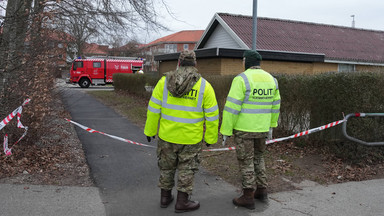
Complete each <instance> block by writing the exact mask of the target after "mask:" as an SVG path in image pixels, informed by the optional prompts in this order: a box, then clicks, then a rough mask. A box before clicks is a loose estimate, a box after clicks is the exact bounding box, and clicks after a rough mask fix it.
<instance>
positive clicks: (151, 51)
mask: <svg viewBox="0 0 384 216" xmlns="http://www.w3.org/2000/svg"><path fill="white" fill-rule="evenodd" d="M203 33H204V30H185V31H180V32H176V33H174V34H171V35H168V36H165V37H162V38H159V39H157V40H155V41H152V42H150V43H149V44H146V45H144V47H143V56H144V58H145V59H146V63H145V70H144V71H157V69H158V62H155V61H154V56H155V55H162V54H168V53H176V52H181V51H182V50H193V49H195V45H196V43H197V42H198V41H199V39H200V37H201V36H202V35H203ZM175 65H176V64H175Z"/></svg>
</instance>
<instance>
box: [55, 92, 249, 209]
mask: <svg viewBox="0 0 384 216" xmlns="http://www.w3.org/2000/svg"><path fill="white" fill-rule="evenodd" d="M91 88H92V87H91ZM62 95H63V99H64V103H65V104H66V108H67V110H69V111H70V113H71V116H72V120H73V121H76V122H78V123H80V124H83V125H85V126H87V127H90V128H93V129H95V130H98V131H102V132H105V133H108V134H112V135H115V136H119V137H123V138H126V139H129V140H132V141H136V142H140V143H144V144H149V145H153V146H156V143H155V142H151V143H148V142H147V140H146V137H145V136H144V134H143V130H142V129H140V128H138V127H137V126H136V125H134V124H132V123H131V122H130V121H129V120H127V119H126V118H124V117H122V116H120V115H119V114H117V113H116V112H115V111H114V110H112V109H111V108H109V107H107V106H105V105H103V104H102V103H100V102H99V101H98V100H96V99H95V98H94V97H92V96H90V95H88V94H87V93H86V92H84V91H83V90H82V89H80V88H74V87H72V88H67V89H65V90H64V91H62ZM76 132H77V134H78V136H79V139H80V141H81V143H82V144H83V148H84V150H85V154H86V158H87V162H88V164H89V166H90V170H91V176H92V178H93V180H94V181H95V183H96V186H97V187H98V188H99V189H100V193H101V199H102V201H103V203H104V204H105V209H106V214H107V215H172V214H176V213H174V204H175V201H174V202H173V203H172V204H171V205H170V206H169V207H168V208H166V209H163V208H160V203H159V202H160V189H159V188H158V187H157V181H158V177H159V171H158V168H157V160H156V149H155V148H148V147H142V146H138V145H133V144H129V143H125V142H121V141H118V140H114V139H111V138H109V137H106V136H103V135H100V134H91V133H88V132H86V131H85V130H83V129H80V128H78V127H76ZM173 194H174V195H175V196H176V194H177V192H176V190H175V189H174V190H173ZM236 195H238V192H236V188H235V187H233V186H232V185H230V184H228V183H226V182H224V181H223V180H221V179H220V178H217V177H216V176H212V175H210V174H209V173H208V172H206V171H204V170H202V169H201V170H200V172H199V173H198V174H197V175H196V178H195V189H194V194H193V196H192V199H194V200H198V201H200V204H201V207H200V209H199V210H197V211H195V212H190V213H188V215H200V216H201V215H234V216H236V215H244V214H247V212H248V210H245V209H237V208H235V206H234V205H233V204H232V198H233V197H234V196H236ZM178 215H179V214H178Z"/></svg>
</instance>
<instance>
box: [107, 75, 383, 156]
mask: <svg viewBox="0 0 384 216" xmlns="http://www.w3.org/2000/svg"><path fill="white" fill-rule="evenodd" d="M274 76H275V77H276V78H277V79H278V81H279V89H280V94H281V99H282V103H281V114H280V119H279V126H278V128H277V129H276V130H275V132H274V137H282V136H288V135H292V134H294V133H297V132H301V131H304V130H307V129H310V128H315V127H319V126H321V125H324V124H327V123H331V122H333V121H336V120H341V119H343V114H345V115H347V114H349V113H355V112H365V113H384V104H383V102H384V88H383V86H384V73H383V72H382V73H373V72H350V73H347V72H346V73H323V74H318V75H287V74H274ZM234 77H235V75H230V76H217V75H211V76H204V78H205V79H207V80H208V81H209V82H210V83H211V85H212V86H213V88H214V89H215V93H216V98H217V101H218V104H219V108H220V111H222V110H223V107H224V104H225V100H226V97H227V94H228V91H229V88H230V86H231V83H232V80H233V78H234ZM113 79H114V81H115V83H114V84H115V88H116V89H120V90H124V91H128V92H131V93H135V94H142V95H148V94H147V93H146V92H145V89H144V86H145V85H146V84H147V85H152V86H155V85H156V83H157V81H158V78H153V77H149V76H143V75H137V74H130V75H125V74H124V75H123V74H116V75H115V76H114V78H113ZM220 113H221V112H220ZM383 131H384V119H383V118H356V119H355V118H352V119H350V120H349V121H348V128H347V132H348V134H349V135H351V136H353V137H356V138H358V139H361V140H365V141H371V142H373V141H376V142H378V141H384V132H383ZM309 142H310V143H316V144H317V145H321V146H327V147H329V148H331V149H332V150H333V151H334V152H335V153H336V154H337V155H339V156H341V157H344V158H348V159H352V160H354V161H359V160H360V159H361V158H366V157H374V158H382V155H383V153H382V152H384V148H382V147H375V148H376V150H372V148H370V147H366V146H361V145H358V144H356V143H353V142H349V141H347V140H345V139H344V138H343V136H342V133H341V125H339V126H336V127H334V128H331V129H327V130H324V131H322V132H318V133H315V134H312V135H309V136H305V137H302V138H297V139H295V143H300V145H306V144H308V143H309ZM373 153H374V154H375V155H373Z"/></svg>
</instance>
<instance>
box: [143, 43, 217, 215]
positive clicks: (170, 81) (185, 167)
mask: <svg viewBox="0 0 384 216" xmlns="http://www.w3.org/2000/svg"><path fill="white" fill-rule="evenodd" d="M195 65H196V55H195V52H193V51H189V50H186V51H183V52H181V53H180V56H179V61H178V68H177V70H175V71H171V72H168V73H166V74H165V76H163V77H162V78H161V79H160V80H159V82H158V83H157V84H156V86H155V88H154V90H153V93H152V97H151V99H150V101H149V103H148V111H147V121H146V123H145V128H144V134H145V135H146V136H147V139H148V142H150V141H151V137H152V138H155V135H157V134H158V137H159V140H158V144H157V158H158V166H159V169H160V178H159V184H158V186H159V187H160V189H161V198H160V206H161V207H162V208H166V207H168V205H169V204H170V203H171V202H172V200H173V196H172V188H173V187H174V186H175V180H174V178H175V173H176V170H178V176H177V188H176V189H177V191H178V193H177V201H176V205H175V212H186V211H193V210H196V209H198V208H199V207H200V204H199V202H198V201H191V200H189V195H191V193H192V190H193V180H194V174H195V173H196V172H197V171H198V167H199V163H200V159H199V157H200V154H201V151H202V145H203V142H204V141H205V143H206V145H207V146H209V145H210V144H215V143H216V142H217V137H218V126H219V110H218V106H217V101H216V96H215V92H214V90H213V88H212V86H211V84H210V83H209V82H207V81H206V80H205V79H204V78H203V77H201V75H200V74H199V73H198V72H197V69H196V67H195ZM159 121H160V124H159ZM159 125H160V128H158V126H159ZM204 131H205V132H204ZM204 133H205V135H204V138H203V134H204ZM203 139H204V141H203Z"/></svg>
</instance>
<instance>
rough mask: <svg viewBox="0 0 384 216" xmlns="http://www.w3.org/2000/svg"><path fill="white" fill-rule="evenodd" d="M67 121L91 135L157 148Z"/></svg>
mask: <svg viewBox="0 0 384 216" xmlns="http://www.w3.org/2000/svg"><path fill="white" fill-rule="evenodd" d="M65 120H67V121H69V122H71V123H72V124H74V125H76V126H78V127H80V128H82V129H84V130H86V131H88V132H89V133H98V134H102V135H105V136H108V137H111V138H113V139H116V140H120V141H123V142H126V143H131V144H135V145H139V146H145V147H150V148H156V147H155V146H151V145H146V144H143V143H138V142H134V141H131V140H129V139H124V138H121V137H118V136H114V135H110V134H107V133H104V132H101V131H97V130H94V129H92V128H89V127H86V126H84V125H82V124H79V123H77V122H74V121H72V120H69V119H65Z"/></svg>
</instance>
